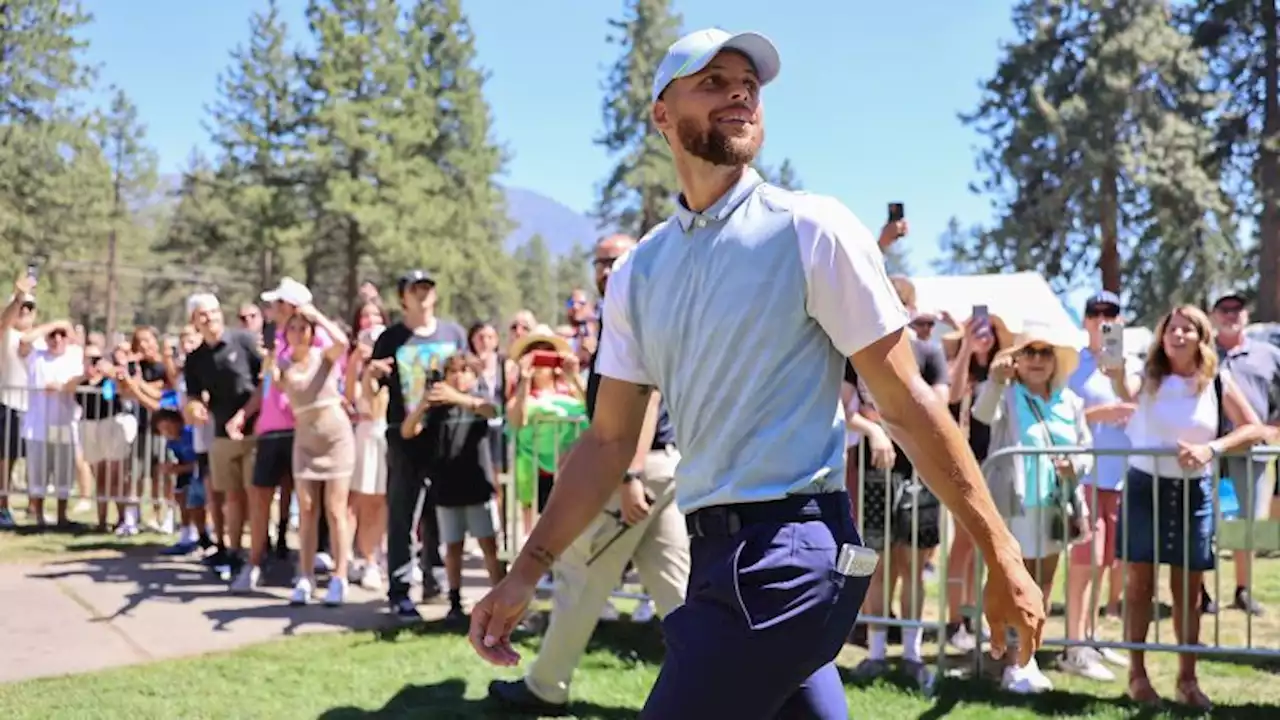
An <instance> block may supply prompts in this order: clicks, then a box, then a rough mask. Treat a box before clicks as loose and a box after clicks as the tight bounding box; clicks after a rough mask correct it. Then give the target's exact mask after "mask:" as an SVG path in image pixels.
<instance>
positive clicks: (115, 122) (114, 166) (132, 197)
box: [98, 88, 157, 336]
mask: <svg viewBox="0 0 1280 720" xmlns="http://www.w3.org/2000/svg"><path fill="white" fill-rule="evenodd" d="M146 134H147V130H146V126H145V125H143V124H142V121H141V120H139V119H138V107H137V106H136V105H134V104H133V101H131V100H130V99H129V96H128V95H126V94H125V93H124V91H123V90H120V89H119V88H116V89H115V92H114V93H113V94H112V96H111V104H110V106H109V107H108V109H107V111H106V113H104V114H103V116H102V118H101V121H100V122H99V124H98V135H99V142H100V144H101V147H102V154H103V157H104V158H105V160H106V162H107V165H108V167H109V168H110V172H111V211H110V216H109V222H108V226H107V232H106V238H105V239H106V243H105V252H104V256H105V257H104V258H103V259H105V261H106V262H105V266H106V285H107V287H106V318H105V320H106V326H105V327H106V331H107V335H108V336H110V335H111V334H112V333H114V332H115V331H116V327H117V311H118V310H119V308H118V303H119V294H120V278H119V275H118V270H119V265H120V262H121V260H122V256H124V255H125V252H126V251H125V248H126V247H127V248H131V249H133V248H145V247H146V246H147V242H146V240H147V239H146V238H140V237H139V236H138V232H139V230H140V229H141V228H140V227H139V225H138V223H136V222H135V213H136V212H137V211H138V210H139V209H140V208H141V207H142V206H143V205H144V203H146V201H147V200H148V199H149V198H150V197H151V194H152V192H153V191H154V190H155V186H156V164H157V158H156V153H155V151H154V150H153V149H152V148H151V147H150V146H148V145H147V141H146ZM128 255H134V256H136V255H137V253H136V252H133V253H128ZM126 320H127V322H129V323H130V324H132V320H133V317H132V315H130V316H129V317H128V318H127V319H126Z"/></svg>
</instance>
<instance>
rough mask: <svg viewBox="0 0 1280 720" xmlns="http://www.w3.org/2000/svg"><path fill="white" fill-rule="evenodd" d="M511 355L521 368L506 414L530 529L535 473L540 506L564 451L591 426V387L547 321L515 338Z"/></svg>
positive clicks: (520, 497)
mask: <svg viewBox="0 0 1280 720" xmlns="http://www.w3.org/2000/svg"><path fill="white" fill-rule="evenodd" d="M509 357H512V358H515V360H516V364H517V366H518V367H519V368H520V380H519V382H518V383H517V385H516V390H515V393H513V395H512V397H511V399H510V400H509V401H508V402H507V417H508V422H509V423H510V425H511V428H512V430H514V431H515V434H516V466H515V479H516V496H517V498H518V500H519V501H520V505H521V507H522V508H523V509H524V513H525V523H524V527H525V529H526V530H528V529H529V528H530V527H532V525H533V514H532V510H531V506H532V504H533V500H534V482H535V480H534V478H535V476H536V478H537V481H536V482H537V507H538V508H539V509H541V508H542V507H544V506H545V505H546V502H547V498H548V497H550V495H551V482H552V479H553V477H554V476H555V469H556V463H557V461H558V459H559V457H560V456H561V455H563V454H564V452H565V451H567V450H568V449H569V446H570V445H571V444H573V441H574V440H576V439H577V438H578V435H579V434H581V432H582V431H583V430H584V429H586V426H587V420H586V415H587V406H586V390H585V389H584V388H583V387H582V381H581V379H580V377H579V374H578V356H577V355H575V354H574V352H573V348H572V347H570V346H569V342H568V340H566V339H565V338H563V337H561V336H559V335H557V334H556V333H555V332H554V331H552V330H551V328H550V327H548V326H546V325H539V326H537V327H535V328H533V329H532V330H531V331H530V332H529V334H528V335H525V336H523V337H521V338H519V339H518V340H516V341H515V342H513V343H512V344H511V351H510V354H509Z"/></svg>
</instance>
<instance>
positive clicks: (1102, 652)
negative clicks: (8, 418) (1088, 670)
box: [1098, 648, 1129, 668]
mask: <svg viewBox="0 0 1280 720" xmlns="http://www.w3.org/2000/svg"><path fill="white" fill-rule="evenodd" d="M1098 656H1099V657H1101V658H1102V660H1103V662H1108V663H1111V664H1112V665H1115V666H1116V667H1118V668H1127V667H1129V658H1127V657H1125V656H1124V655H1121V654H1120V653H1119V652H1116V651H1115V650H1112V649H1111V648H1099V650H1098Z"/></svg>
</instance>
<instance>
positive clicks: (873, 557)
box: [836, 543, 880, 577]
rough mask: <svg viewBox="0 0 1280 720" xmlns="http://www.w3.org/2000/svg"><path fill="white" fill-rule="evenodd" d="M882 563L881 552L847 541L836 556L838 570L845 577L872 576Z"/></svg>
mask: <svg viewBox="0 0 1280 720" xmlns="http://www.w3.org/2000/svg"><path fill="white" fill-rule="evenodd" d="M879 564H880V553H878V552H876V551H875V550H872V549H871V548H869V547H863V546H862V545H852V544H849V543H845V544H844V545H841V546H840V554H839V555H838V556H836V572H838V573H840V574H841V575H843V576H845V577H870V576H871V574H872V573H874V572H875V571H876V565H879Z"/></svg>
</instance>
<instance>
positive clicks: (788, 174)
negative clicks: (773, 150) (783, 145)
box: [756, 158, 803, 190]
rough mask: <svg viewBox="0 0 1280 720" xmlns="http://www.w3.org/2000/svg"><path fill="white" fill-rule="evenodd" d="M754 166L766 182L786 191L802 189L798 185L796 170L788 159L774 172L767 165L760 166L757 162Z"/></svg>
mask: <svg viewBox="0 0 1280 720" xmlns="http://www.w3.org/2000/svg"><path fill="white" fill-rule="evenodd" d="M756 165H757V168H756V169H757V170H759V172H760V174H761V175H762V176H763V177H764V179H765V181H766V182H769V183H771V184H773V185H777V186H778V187H780V188H786V189H788V190H801V189H803V186H802V185H801V184H800V177H799V175H797V174H796V168H795V166H794V165H792V164H791V160H790V158H788V159H784V160H783V161H782V164H781V165H779V166H778V168H777V169H776V170H775V169H773V168H771V167H769V166H767V165H761V164H760V163H759V162H757V163H756Z"/></svg>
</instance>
